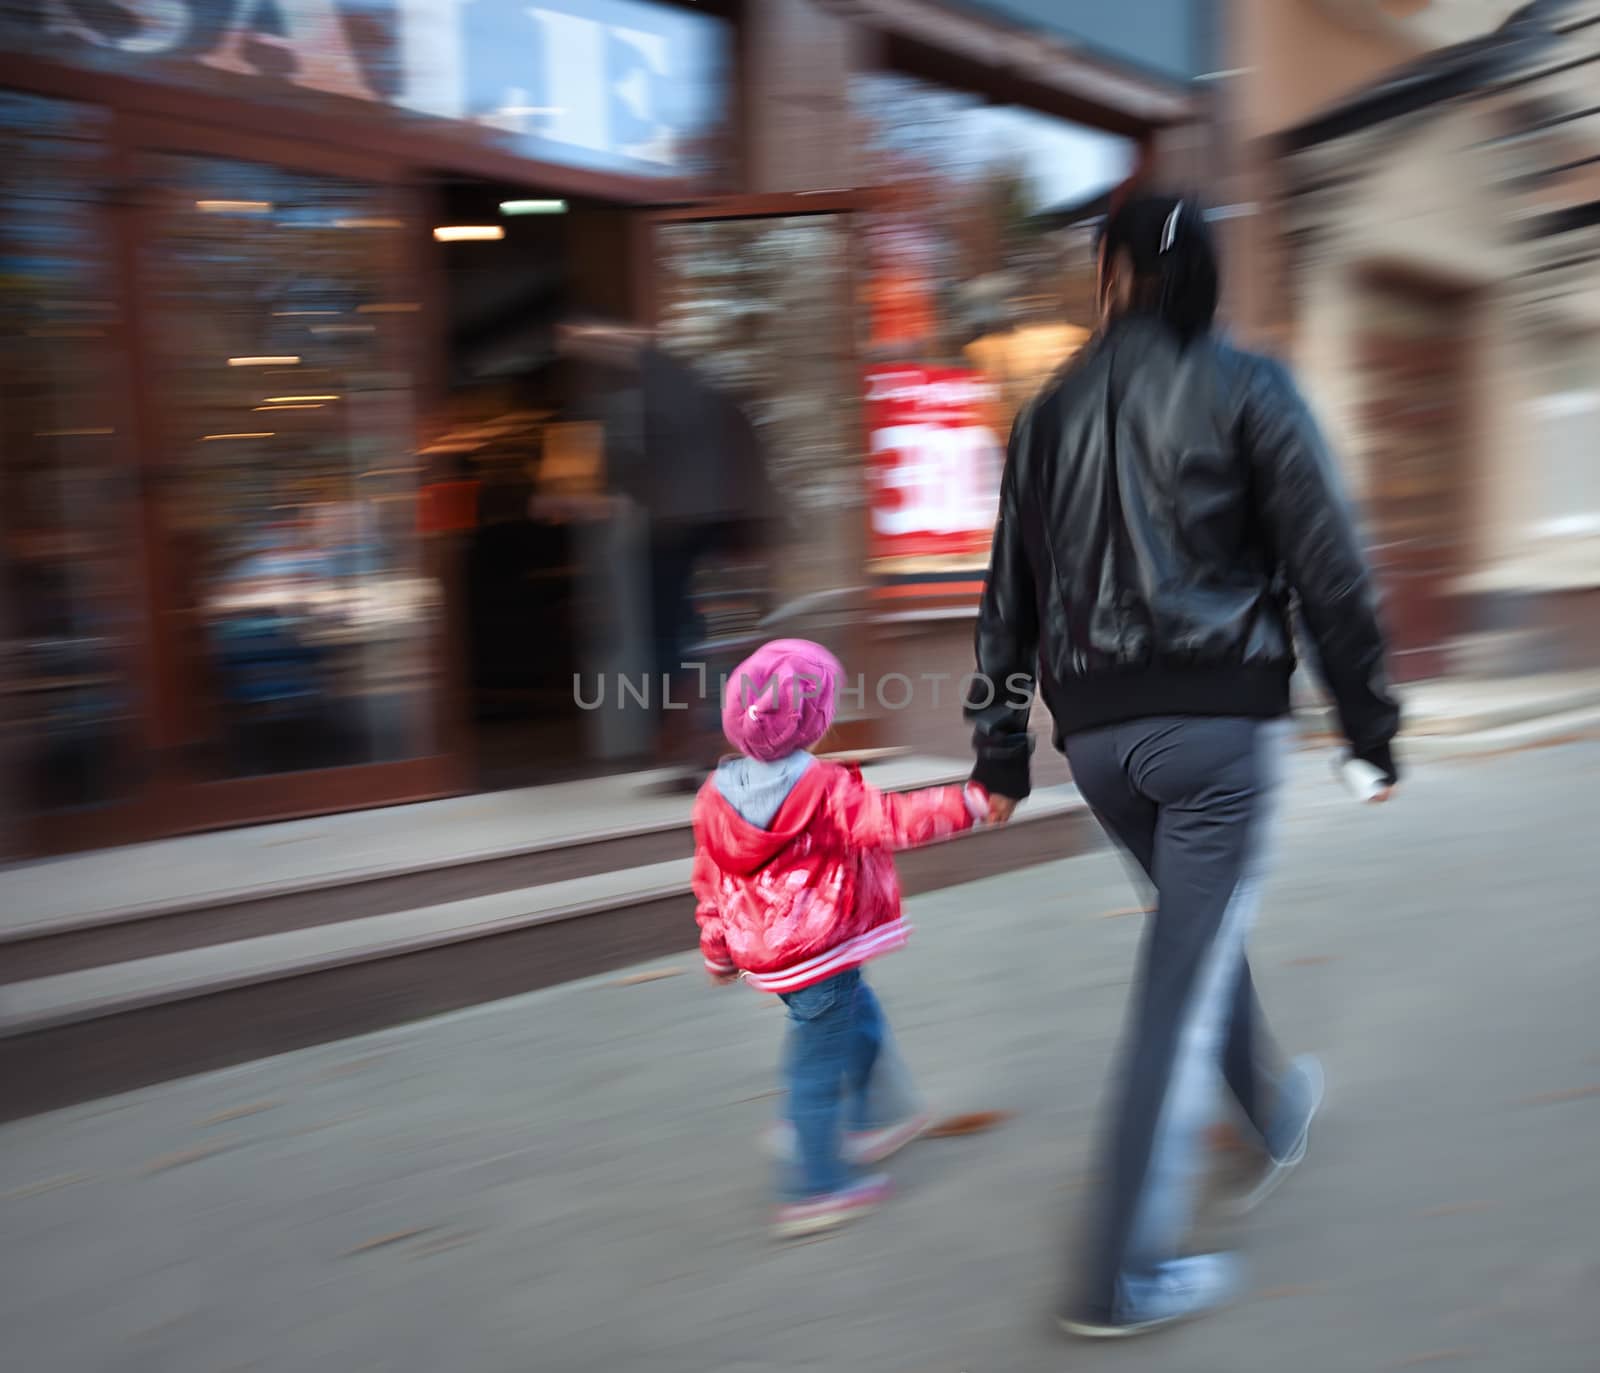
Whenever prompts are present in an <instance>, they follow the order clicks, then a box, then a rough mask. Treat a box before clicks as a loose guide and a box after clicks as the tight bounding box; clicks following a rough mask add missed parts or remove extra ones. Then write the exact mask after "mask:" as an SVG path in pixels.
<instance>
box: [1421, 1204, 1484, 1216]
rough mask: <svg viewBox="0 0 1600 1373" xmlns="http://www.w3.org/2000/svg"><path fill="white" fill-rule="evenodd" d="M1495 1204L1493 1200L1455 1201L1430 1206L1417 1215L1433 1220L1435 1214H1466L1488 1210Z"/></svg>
mask: <svg viewBox="0 0 1600 1373" xmlns="http://www.w3.org/2000/svg"><path fill="white" fill-rule="evenodd" d="M1493 1206H1494V1203H1493V1202H1492V1201H1453V1202H1448V1203H1447V1204H1445V1205H1443V1206H1430V1207H1428V1209H1427V1210H1426V1211H1418V1212H1417V1215H1418V1216H1419V1217H1420V1218H1421V1219H1422V1220H1432V1219H1433V1218H1434V1217H1435V1216H1464V1215H1468V1214H1470V1213H1471V1212H1473V1211H1487V1210H1489V1209H1491V1208H1492V1207H1493Z"/></svg>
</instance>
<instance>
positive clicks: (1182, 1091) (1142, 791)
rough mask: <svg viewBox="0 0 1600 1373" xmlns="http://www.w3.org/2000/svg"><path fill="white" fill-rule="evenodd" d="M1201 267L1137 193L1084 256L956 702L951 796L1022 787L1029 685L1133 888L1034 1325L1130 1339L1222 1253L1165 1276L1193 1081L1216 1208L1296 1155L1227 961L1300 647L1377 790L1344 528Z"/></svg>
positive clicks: (1027, 435)
mask: <svg viewBox="0 0 1600 1373" xmlns="http://www.w3.org/2000/svg"><path fill="white" fill-rule="evenodd" d="M1217 290H1218V268H1217V259H1216V255H1215V251H1214V249H1213V245H1212V240H1211V236H1210V233H1209V230H1208V228H1207V226H1206V221H1205V218H1204V215H1203V214H1202V213H1201V212H1200V209H1199V207H1198V206H1197V205H1196V204H1195V203H1194V202H1193V201H1192V200H1179V199H1174V198H1170V197H1164V196H1154V195H1139V196H1136V197H1134V198H1132V199H1130V200H1128V201H1126V202H1125V203H1124V204H1122V205H1121V206H1120V207H1119V208H1118V209H1117V210H1115V211H1114V212H1113V213H1112V214H1111V216H1110V217H1109V219H1108V222H1107V224H1106V226H1105V228H1104V231H1103V234H1102V240H1101V247H1100V277H1099V299H1100V311H1101V320H1100V329H1099V332H1098V333H1097V335H1096V337H1095V338H1094V339H1093V340H1092V341H1091V342H1090V343H1089V344H1088V345H1087V346H1086V347H1085V348H1084V350H1083V351H1082V352H1081V353H1080V354H1079V355H1078V356H1077V357H1076V358H1075V359H1074V360H1073V362H1072V363H1071V364H1070V365H1069V366H1068V367H1067V368H1066V369H1065V370H1064V371H1063V372H1062V373H1061V374H1060V375H1059V376H1058V377H1057V378H1056V379H1055V380H1054V381H1052V382H1051V384H1050V385H1049V386H1047V387H1046V388H1045V389H1044V390H1043V391H1042V392H1041V393H1040V394H1039V395H1038V396H1037V397H1036V398H1035V399H1034V400H1033V402H1032V403H1031V404H1030V405H1029V406H1027V407H1026V408H1025V409H1024V410H1023V411H1022V413H1021V414H1020V415H1019V417H1018V419H1017V421H1016V424H1015V426H1014V428H1013V430H1012V434H1011V443H1010V447H1009V451H1008V454H1007V459H1006V468H1005V475H1004V478H1003V481H1002V485H1001V497H1000V514H999V521H998V524H997V526H996V529H995V538H994V546H993V552H992V560H991V563H990V568H989V578H988V584H987V587H986V589H985V593H984V598H983V604H982V609H981V612H980V616H979V621H978V629H977V660H978V664H977V665H978V674H979V676H978V677H977V678H975V680H974V683H973V686H972V689H971V692H970V694H969V697H968V701H967V715H968V718H969V719H971V720H972V721H973V723H974V725H975V734H974V744H975V747H976V750H977V754H978V761H977V767H976V769H975V771H974V774H973V775H974V778H975V780H977V781H978V782H981V783H982V784H984V785H985V786H986V787H988V788H989V790H990V792H991V793H993V795H994V797H995V802H994V806H995V815H996V818H998V819H1002V820H1003V819H1005V818H1006V817H1007V816H1009V814H1010V812H1011V810H1012V808H1013V807H1014V805H1015V803H1016V802H1017V801H1020V800H1021V799H1022V798H1024V797H1026V796H1027V794H1028V790H1029V755H1030V753H1031V749H1032V739H1031V738H1030V736H1029V734H1028V715H1029V706H1030V704H1031V698H1032V696H1033V693H1034V689H1035V684H1036V683H1037V688H1038V690H1039V691H1040V692H1042V694H1043V697H1044V700H1045V703H1046V704H1047V705H1048V706H1049V708H1050V713H1051V715H1052V716H1053V717H1054V720H1055V742H1056V745H1057V747H1060V748H1063V749H1064V750H1065V752H1066V755H1067V758H1068V760H1069V762H1070V763H1071V766H1072V773H1073V777H1074V780H1075V781H1076V782H1077V784H1078V786H1079V788H1080V789H1081V790H1082V792H1083V795H1084V797H1085V798H1086V799H1087V801H1088V802H1089V804H1090V806H1091V807H1092V808H1093V809H1094V812H1095V815H1096V816H1097V817H1098V818H1099V820H1100V823H1101V824H1102V825H1103V826H1104V827H1105V829H1106V830H1107V831H1108V833H1109V834H1110V835H1111V836H1112V838H1113V839H1114V840H1115V841H1116V842H1117V843H1118V844H1119V845H1120V846H1121V847H1122V848H1123V849H1124V850H1126V852H1127V853H1128V854H1129V855H1130V856H1131V857H1132V859H1133V860H1134V861H1135V862H1137V863H1138V865H1139V866H1140V867H1141V868H1142V869H1143V870H1144V872H1145V873H1146V874H1147V875H1148V876H1149V878H1150V881H1151V882H1152V884H1153V885H1154V887H1155V889H1156V892H1157V908H1156V910H1155V913H1154V915H1153V916H1152V917H1151V919H1150V922H1149V925H1148V928H1147V930H1146V934H1145V941H1144V946H1143V950H1142V952H1141V955H1140V964H1139V970H1138V981H1137V986H1136V989H1135V993H1134V998H1133V1007H1132V1011H1131V1016H1130V1023H1129V1043H1128V1045H1127V1048H1126V1060H1125V1063H1124V1065H1123V1070H1122V1071H1123V1076H1122V1079H1121V1083H1120V1089H1119V1090H1120V1099H1119V1101H1118V1105H1117V1107H1116V1118H1115V1121H1114V1124H1113V1126H1112V1128H1111V1131H1110V1133H1109V1137H1108V1139H1107V1143H1106V1146H1105V1147H1106V1158H1105V1169H1104V1172H1105V1184H1104V1186H1105V1190H1104V1193H1103V1195H1102V1197H1101V1204H1100V1207H1099V1214H1098V1217H1097V1223H1096V1224H1095V1225H1094V1226H1093V1227H1092V1229H1091V1232H1090V1235H1089V1243H1088V1246H1087V1254H1086V1258H1085V1263H1084V1265H1083V1268H1082V1271H1081V1273H1080V1280H1079V1283H1078V1286H1077V1290H1076V1292H1075V1293H1074V1296H1073V1298H1072V1300H1071V1302H1070V1303H1069V1305H1068V1307H1067V1309H1066V1310H1065V1311H1064V1312H1063V1314H1062V1324H1063V1326H1064V1327H1066V1328H1067V1329H1069V1330H1070V1331H1072V1332H1074V1333H1076V1334H1080V1335H1087V1336H1113V1335H1126V1334H1134V1333H1137V1332H1140V1331H1143V1330H1148V1329H1152V1328H1154V1327H1156V1326H1159V1325H1165V1324H1167V1323H1168V1322H1170V1321H1174V1320H1178V1319H1181V1318H1183V1317H1186V1316H1193V1315H1198V1314H1201V1313H1203V1312H1205V1311H1208V1310H1210V1309H1212V1308H1214V1307H1216V1306H1217V1305H1219V1304H1221V1303H1222V1302H1224V1301H1225V1300H1226V1299H1227V1298H1228V1297H1230V1296H1231V1295H1232V1294H1233V1292H1234V1290H1235V1289H1236V1287H1237V1285H1238V1277H1237V1268H1236V1265H1235V1262H1234V1261H1233V1259H1232V1258H1231V1256H1228V1255H1224V1254H1201V1255H1191V1256H1188V1257H1180V1254H1179V1247H1180V1245H1181V1244H1182V1242H1183V1240H1184V1237H1185V1234H1186V1231H1187V1229H1188V1226H1189V1222H1190V1220H1191V1218H1192V1212H1193V1201H1194V1192H1195V1181H1196V1178H1195V1174H1196V1171H1197V1164H1198V1161H1199V1138H1200V1134H1201V1131H1202V1129H1203V1127H1204V1125H1205V1124H1206V1122H1207V1118H1208V1115H1209V1109H1210V1105H1211V1103H1212V1100H1213V1096H1212V1089H1213V1083H1214V1082H1215V1078H1216V1073H1217V1070H1218V1069H1219V1068H1220V1069H1221V1071H1222V1075H1223V1077H1224V1078H1225V1080H1226V1082H1227V1085H1228V1088H1229V1089H1230V1091H1231V1092H1232V1094H1233V1096H1234V1098H1235V1099H1236V1101H1237V1102H1238V1105H1239V1108H1240V1111H1241V1113H1242V1115H1243V1116H1244V1118H1245V1119H1246V1120H1247V1121H1249V1122H1250V1125H1251V1126H1252V1127H1253V1129H1254V1132H1255V1134H1256V1136H1257V1139H1258V1141H1259V1144H1260V1146H1261V1149H1262V1151H1263V1155H1264V1158H1263V1172H1262V1175H1261V1177H1260V1179H1259V1180H1258V1182H1257V1184H1256V1185H1255V1186H1254V1187H1253V1188H1252V1189H1251V1191H1250V1193H1249V1194H1247V1195H1246V1196H1244V1197H1242V1198H1240V1199H1239V1200H1240V1202H1241V1205H1242V1206H1244V1207H1247V1206H1248V1205H1250V1204H1252V1203H1254V1202H1255V1201H1258V1200H1260V1199H1261V1198H1262V1197H1263V1196H1264V1195H1265V1194H1266V1192H1267V1191H1268V1190H1270V1189H1271V1187H1272V1186H1273V1185H1275V1183H1276V1182H1277V1181H1278V1180H1279V1179H1281V1178H1282V1177H1283V1176H1284V1174H1285V1173H1286V1171H1287V1170H1288V1169H1290V1168H1292V1167H1293V1166H1294V1165H1295V1164H1296V1163H1298V1162H1299V1160H1300V1157H1301V1156H1302V1154H1303V1153H1304V1150H1305V1144H1306V1138H1307V1135H1308V1132H1309V1129H1310V1124H1311V1118H1312V1116H1313V1115H1314V1114H1315V1112H1316V1109H1317V1107H1318V1105H1319V1103H1320V1100H1321V1094H1322V1078H1321V1069H1320V1067H1319V1066H1318V1065H1317V1064H1316V1062H1315V1060H1313V1059H1309V1058H1307V1059H1299V1060H1296V1061H1294V1062H1293V1063H1290V1064H1286V1065H1285V1064H1282V1063H1281V1062H1280V1061H1279V1060H1278V1058H1277V1055H1276V1053H1275V1052H1274V1051H1273V1050H1272V1049H1271V1047H1270V1045H1269V1041H1268V1039H1267V1034H1266V1029H1265V1026H1264V1024H1263V1022H1262V1018H1261V1012H1260V1008H1259V1006H1258V1005H1257V1003H1256V998H1255V993H1254V990H1253V987H1252V983H1251V977H1250V969H1249V966H1248V964H1247V962H1246V960H1245V953H1244V939H1245V934H1246V931H1247V929H1248V927H1249V925H1250V922H1251V918H1252V916H1253V914H1254V910H1255V905H1256V899H1257V894H1258V885H1259V882H1260V878H1261V873H1262V870H1263V867H1264V863H1265V859H1266V852H1267V828H1268V821H1269V819H1270V812H1271V808H1272V801H1273V793H1274V790H1275V782H1276V774H1277V767H1278V758H1277V755H1278V751H1279V748H1280V747H1281V744H1282V735H1283V729H1284V724H1285V718H1284V717H1286V716H1287V714H1288V711H1289V678H1290V674H1291V672H1292V671H1293V668H1294V661H1295V659H1294V648H1293V634H1292V631H1291V623H1292V617H1293V613H1294V609H1295V608H1296V607H1298V610H1299V612H1300V613H1301V615H1302V617H1303V620H1304V623H1305V625H1306V626H1307V628H1308V630H1309V633H1310V637H1311V639H1312V640H1313V646H1314V648H1315V650H1316V658H1317V660H1318V663H1319V665H1320V667H1321V669H1322V672H1323V675H1324V676H1325V678H1326V680H1327V683H1328V685H1329V688H1330V690H1331V693H1332V695H1333V698H1334V700H1335V702H1336V704H1337V707H1338V712H1339V718H1340V721H1341V723H1342V725H1343V729H1344V732H1345V734H1346V736H1347V738H1348V740H1349V744H1350V749H1351V752H1352V754H1353V755H1354V756H1355V757H1357V758H1360V759H1363V760H1364V761H1366V762H1367V763H1369V764H1370V765H1372V766H1373V767H1375V768H1376V769H1377V770H1378V771H1379V772H1380V773H1381V774H1382V777H1383V789H1382V790H1381V791H1380V793H1379V795H1380V796H1383V797H1386V796H1387V795H1388V792H1389V789H1390V788H1392V786H1393V785H1394V782H1395V780H1396V772H1395V763H1394V758H1393V756H1392V754H1391V748H1390V745H1391V741H1392V739H1393V738H1394V735H1395V732H1396V730H1397V728H1398V726H1399V711H1398V709H1397V707H1396V704H1395V702H1394V700H1393V698H1392V697H1391V695H1390V693H1389V690H1388V687H1387V685H1386V680H1385V672H1384V643H1383V635H1382V633H1381V631H1380V628H1379V623H1378V618H1377V614H1376V610H1375V605H1374V598H1373V595H1372V592H1371V587H1370V580H1369V577H1368V574H1367V569H1366V567H1365V564H1364V560H1363V557H1362V553H1361V549H1360V545H1359V543H1358V541H1357V536H1356V531H1355V527H1354V524H1353V522H1352V520H1351V517H1350V515H1349V513H1348V511H1347V508H1346V505H1345V503H1344V500H1343V498H1342V496H1341V493H1340V491H1339V489H1338V485H1337V481H1336V477H1335V473H1334V468H1333V465H1332V463H1331V461H1330V460H1329V457H1328V453H1327V451H1326V448H1325V446H1324V444H1323V440H1322V438H1321V436H1320V434H1319V433H1318V430H1317V427H1316V424H1315V423H1314V421H1313V420H1312V418H1311V415H1310V413H1309V411H1308V410H1307V407H1306V404H1305V402H1304V401H1303V400H1302V399H1301V397H1300V395H1299V393H1298V392H1297V391H1296V389H1295V386H1294V383H1293V382H1292V381H1291V380H1290V378H1289V375H1288V373H1287V372H1286V371H1285V370H1284V369H1283V368H1282V367H1281V366H1279V365H1278V364H1277V363H1275V362H1272V361H1270V360H1269V359H1267V358H1264V357H1259V356H1256V355H1254V354H1250V353H1246V352H1243V351H1240V350H1239V349H1236V348H1233V347H1230V346H1229V345H1228V344H1227V343H1226V342H1224V341H1223V340H1222V339H1221V338H1219V337H1218V336H1217V335H1216V334H1215V333H1214V332H1213V329H1212V322H1213V317H1214V315H1215V312H1216V305H1217Z"/></svg>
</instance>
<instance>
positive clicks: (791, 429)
mask: <svg viewBox="0 0 1600 1373" xmlns="http://www.w3.org/2000/svg"><path fill="white" fill-rule="evenodd" d="M849 245H850V233H849V228H848V225H847V224H846V223H845V222H844V221H843V219H842V217H840V216H833V215H804V216H789V217H783V218H776V219H730V220H715V221H710V222H705V223H684V224H669V225H665V226H663V227H662V228H661V229H660V230H658V232H657V237H656V257H657V262H658V263H659V265H660V272H661V286H662V290H661V341H662V344H663V346H664V347H666V348H667V349H668V350H669V351H671V352H673V353H676V354H678V355H679V356H681V357H684V358H686V359H688V360H689V361H691V362H692V363H694V364H695V365H696V367H697V368H698V369H699V370H700V371H701V372H702V373H703V374H704V375H705V376H706V377H707V378H708V379H709V380H710V381H712V382H713V383H714V384H716V385H718V386H720V387H722V388H723V389H725V390H726V391H727V392H728V394H729V395H731V396H733V397H735V398H737V399H738V400H739V401H740V402H741V403H742V404H744V405H745V406H746V407H747V409H748V412H749V414H750V416H751V418H752V419H753V420H754V421H755V424H756V427H757V430H758V432H759V434H760V436H761V440H762V447H763V450H764V453H765V460H766V462H767V464H768V470H769V472H770V474H771V479H772V482H773V485H774V486H775V487H776V488H777V490H778V492H779V494H780V496H781V497H782V500H783V505H784V508H785V509H786V511H787V512H788V514H789V528H790V531H791V539H790V542H789V544H788V546H786V547H785V548H784V549H783V551H782V555H781V556H777V557H775V558H774V568H773V572H774V576H775V590H776V592H777V594H778V595H779V596H780V597H782V598H784V599H789V598H797V597H800V596H805V595H811V594H814V593H818V592H827V591H838V590H840V589H841V588H848V587H851V586H854V585H855V584H856V583H857V581H858V580H859V570H860V558H861V550H860V545H859V539H858V537H857V530H858V529H859V521H860V514H859V512H860V509H861V492H862V487H861V439H860V435H861V429H860V418H859V416H860V411H859V409H858V397H857V384H856V370H855V366H854V358H853V356H852V352H851V338H850V315H849V305H850V301H849V294H848V284H849V275H848V268H849ZM822 637H824V638H826V637H827V636H826V635H825V634H824V635H823V636H822Z"/></svg>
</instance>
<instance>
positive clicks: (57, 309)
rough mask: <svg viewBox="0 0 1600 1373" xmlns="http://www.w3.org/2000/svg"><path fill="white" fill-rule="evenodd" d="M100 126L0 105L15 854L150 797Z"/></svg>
mask: <svg viewBox="0 0 1600 1373" xmlns="http://www.w3.org/2000/svg"><path fill="white" fill-rule="evenodd" d="M110 135H111V128H110V119H109V117H108V116H107V115H106V114H105V113H104V112H102V111H99V110H96V109H94V108H92V107H89V106H85V105H80V104H75V103H71V102H67V101H59V100H50V99H44V98H41V97H37V96H33V95H28V94H24V93H20V92H10V91H4V92H0V536H3V537H0V639H3V640H4V641H5V645H6V647H7V648H8V649H9V651H8V653H7V655H6V657H7V659H8V662H7V664H6V669H7V670H6V671H5V672H4V673H3V674H0V738H4V739H5V740H6V741H7V744H8V746H7V747H6V749H5V756H4V757H0V783H3V787H4V794H3V795H0V812H3V813H4V814H6V815H7V816H9V817H18V818H19V820H18V823H17V824H16V825H15V832H14V833H13V834H12V835H11V836H9V839H8V840H7V841H6V843H5V847H7V848H9V849H11V850H12V851H13V852H37V851H39V850H41V849H46V848H49V847H53V846H54V845H53V841H52V838H51V833H52V831H53V830H54V829H55V828H56V827H58V826H61V825H68V826H76V827H77V828H79V829H80V830H86V831H90V832H94V833H103V834H110V833H113V832H114V830H115V826H116V824H117V823H118V821H119V819H121V818H123V817H126V815H127V814H128V813H129V811H130V810H131V809H132V808H133V807H134V806H135V804H136V802H137V801H138V800H139V799H140V797H141V795H142V793H143V791H144V788H145V786H146V785H147V783H148V781H149V776H148V768H147V766H146V764H147V761H148V743H149V736H148V729H149V723H150V714H149V704H150V702H149V695H148V677H147V673H146V669H147V667H148V663H147V660H146V657H145V650H146V648H147V643H148V640H147V636H146V634H145V625H144V620H143V598H142V595H141V580H140V575H139V569H140V566H141V554H142V547H141V540H140V537H139V530H138V521H137V518H136V516H137V508H136V507H137V494H138V485H137V481H136V475H137V469H136V463H137V457H138V449H137V444H136V442H135V435H134V432H133V427H132V426H131V424H130V423H129V412H128V406H127V404H126V401H127V393H126V391H125V389H124V387H125V380H124V379H125V377H126V362H127V357H128V334H129V331H128V327H127V319H126V311H125V308H124V300H123V296H122V292H121V291H120V288H119V282H118V279H117V273H116V266H115V264H116V258H117V254H116V247H117V236H116V231H115V226H114V223H113V218H112V215H111V214H110V213H109V206H108V203H107V198H106V196H105V195H104V193H103V190H102V188H103V187H105V186H106V185H107V184H108V182H109V181H110V179H111V177H110V173H111V169H112V166H113V149H112V144H111V137H110Z"/></svg>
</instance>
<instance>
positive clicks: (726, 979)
mask: <svg viewBox="0 0 1600 1373" xmlns="http://www.w3.org/2000/svg"><path fill="white" fill-rule="evenodd" d="M706 976H707V977H709V978H710V979H711V985H712V986H713V987H731V986H733V984H734V983H735V982H737V981H738V980H739V973H738V970H737V969H735V970H734V971H732V972H726V973H718V972H712V971H711V969H710V968H707V969H706Z"/></svg>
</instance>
